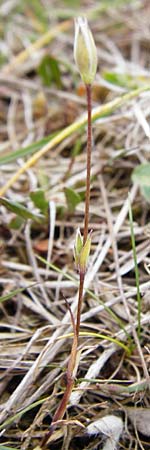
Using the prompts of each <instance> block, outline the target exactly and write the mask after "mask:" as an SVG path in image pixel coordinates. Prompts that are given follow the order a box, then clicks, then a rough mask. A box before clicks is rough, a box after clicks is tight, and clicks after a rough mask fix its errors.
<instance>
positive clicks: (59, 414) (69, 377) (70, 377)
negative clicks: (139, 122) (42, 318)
mask: <svg viewBox="0 0 150 450" xmlns="http://www.w3.org/2000/svg"><path fill="white" fill-rule="evenodd" d="M86 95H87V110H88V131H87V165H86V168H87V173H86V198H85V215H84V232H83V245H84V244H85V242H86V240H87V236H88V225H89V205H90V174H91V150H92V126H91V109H92V108H91V85H90V84H88V85H86ZM79 276H80V279H79V293H78V307H77V318H76V324H75V323H74V321H73V325H74V326H73V328H74V336H73V343H72V348H71V353H70V358H69V362H68V368H67V372H66V390H65V392H64V394H63V397H62V400H61V402H60V404H59V406H58V408H57V410H56V412H55V414H54V417H53V420H52V423H51V425H50V430H49V432H48V433H47V434H46V436H45V437H44V438H43V440H42V443H41V448H42V449H44V448H45V445H46V444H47V442H48V440H49V438H50V436H51V435H52V434H53V432H54V430H55V428H56V426H57V422H58V421H59V420H61V419H62V418H63V417H64V414H65V412H66V408H67V405H68V402H69V399H70V395H71V392H72V389H73V386H74V369H75V366H76V357H77V349H78V341H79V331H80V318H81V308H82V300H83V289H84V279H85V272H83V271H81V270H80V271H79Z"/></svg>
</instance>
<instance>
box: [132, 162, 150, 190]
mask: <svg viewBox="0 0 150 450" xmlns="http://www.w3.org/2000/svg"><path fill="white" fill-rule="evenodd" d="M132 181H133V182H134V183H137V184H138V185H139V186H140V187H142V186H150V163H145V164H139V165H138V166H137V167H136V168H135V169H134V170H133V172H132Z"/></svg>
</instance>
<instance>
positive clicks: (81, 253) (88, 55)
mask: <svg viewBox="0 0 150 450" xmlns="http://www.w3.org/2000/svg"><path fill="white" fill-rule="evenodd" d="M74 59H75V62H76V66H77V69H78V71H79V73H80V75H81V78H82V81H83V82H84V84H85V87H86V95H87V112H88V130H87V163H86V197H85V213H84V226H83V236H82V235H81V232H80V229H78V230H77V232H76V239H75V245H74V258H75V265H76V268H77V271H78V273H79V292H78V306H77V316H76V319H74V318H73V316H72V313H71V311H70V313H71V319H72V325H73V331H74V336H73V343H72V348H71V353H70V358H69V363H68V367H67V372H66V390H65V392H64V395H63V397H62V400H61V402H60V404H59V406H58V408H57V410H56V412H55V414H54V417H53V420H52V422H51V426H50V430H49V432H48V433H47V434H46V436H45V437H44V439H43V441H42V444H41V448H45V446H46V443H47V441H48V440H49V437H50V436H51V435H52V433H53V431H54V430H55V428H56V426H57V422H58V421H59V420H62V419H63V417H64V414H65V412H66V408H67V405H68V402H69V398H70V395H71V392H72V389H73V386H74V376H75V375H74V372H75V367H76V358H77V348H78V340H79V330H80V317H81V307H82V300H83V288H84V279H85V273H86V269H87V265H88V258H89V254H90V246H91V231H90V232H89V230H88V226H89V205H90V174H91V149H92V125H91V109H92V108H91V91H92V83H93V81H94V78H95V74H96V70H97V52H96V46H95V42H94V39H93V36H92V33H91V31H90V28H89V26H88V22H87V20H86V18H82V17H79V18H78V19H76V20H75V39H74Z"/></svg>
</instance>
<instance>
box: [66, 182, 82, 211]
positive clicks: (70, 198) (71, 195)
mask: <svg viewBox="0 0 150 450" xmlns="http://www.w3.org/2000/svg"><path fill="white" fill-rule="evenodd" d="M64 191H65V196H66V201H67V206H68V209H69V212H70V213H73V212H74V210H75V208H76V206H77V205H78V203H80V202H81V197H80V195H79V194H77V192H75V191H74V190H73V189H71V188H65V189H64Z"/></svg>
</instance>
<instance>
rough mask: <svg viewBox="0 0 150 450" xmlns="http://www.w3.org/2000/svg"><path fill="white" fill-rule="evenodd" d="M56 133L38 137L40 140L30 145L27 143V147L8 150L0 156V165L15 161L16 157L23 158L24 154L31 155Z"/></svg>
mask: <svg viewBox="0 0 150 450" xmlns="http://www.w3.org/2000/svg"><path fill="white" fill-rule="evenodd" d="M56 135H57V133H52V134H51V135H50V136H46V137H45V138H43V139H40V141H37V142H34V143H33V144H31V145H28V146H27V147H24V148H20V149H18V150H16V151H15V152H10V153H8V154H7V155H5V156H1V157H0V165H2V164H9V163H10V162H12V161H16V159H18V158H23V157H24V156H28V155H31V154H32V153H35V152H36V151H37V150H39V149H40V148H41V147H42V146H43V145H45V144H47V142H49V141H51V139H53V138H54V137H55V136H56Z"/></svg>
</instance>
